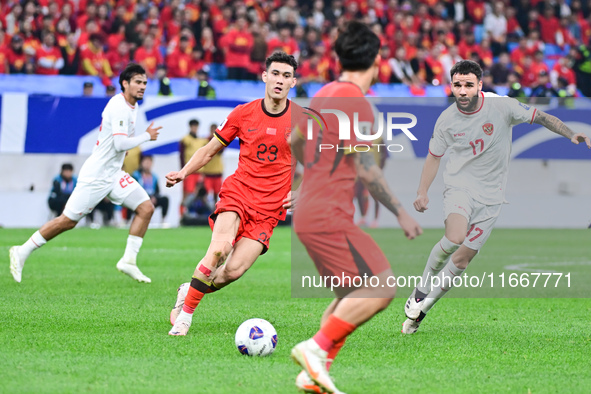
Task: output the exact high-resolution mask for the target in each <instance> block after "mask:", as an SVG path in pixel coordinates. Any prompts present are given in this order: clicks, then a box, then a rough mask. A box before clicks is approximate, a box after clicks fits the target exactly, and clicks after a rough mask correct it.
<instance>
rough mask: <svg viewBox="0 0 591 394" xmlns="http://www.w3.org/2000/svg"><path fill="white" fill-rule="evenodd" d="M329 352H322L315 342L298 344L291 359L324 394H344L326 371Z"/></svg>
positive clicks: (308, 341)
mask: <svg viewBox="0 0 591 394" xmlns="http://www.w3.org/2000/svg"><path fill="white" fill-rule="evenodd" d="M327 356H328V352H326V351H324V350H322V349H321V348H320V346H318V344H317V343H316V342H315V341H314V340H313V339H308V340H307V341H304V342H300V343H298V344H297V345H296V346H295V347H294V348H293V349H291V359H292V360H293V361H295V362H296V363H297V364H299V365H300V366H301V367H302V368H303V369H304V371H306V373H307V374H308V376H309V377H310V379H312V381H314V383H316V384H317V385H318V386H319V387H320V388H321V389H322V390H324V392H326V393H335V394H344V393H342V392H341V391H339V389H337V388H336V386H335V385H334V382H333V381H332V379H331V378H330V376H329V375H328V371H327V369H326V358H327Z"/></svg>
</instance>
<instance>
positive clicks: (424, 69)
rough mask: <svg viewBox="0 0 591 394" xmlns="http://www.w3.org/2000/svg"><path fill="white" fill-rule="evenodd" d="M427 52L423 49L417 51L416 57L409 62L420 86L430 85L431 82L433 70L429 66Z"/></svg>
mask: <svg viewBox="0 0 591 394" xmlns="http://www.w3.org/2000/svg"><path fill="white" fill-rule="evenodd" d="M426 59H427V51H426V50H424V49H423V48H419V49H418V50H417V54H416V56H415V57H414V58H413V59H411V60H410V65H411V67H412V71H413V73H414V74H415V75H416V76H417V78H418V80H419V81H420V83H421V84H425V83H429V84H430V83H431V82H432V81H433V70H431V67H430V66H429V64H428V62H427V61H426Z"/></svg>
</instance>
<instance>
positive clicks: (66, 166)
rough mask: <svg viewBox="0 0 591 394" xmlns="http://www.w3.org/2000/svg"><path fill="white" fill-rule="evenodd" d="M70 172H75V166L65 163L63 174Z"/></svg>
mask: <svg viewBox="0 0 591 394" xmlns="http://www.w3.org/2000/svg"><path fill="white" fill-rule="evenodd" d="M68 170H70V171H74V166H73V165H72V164H70V163H64V164H62V172H64V171H68Z"/></svg>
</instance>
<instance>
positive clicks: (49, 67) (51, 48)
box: [36, 32, 64, 75]
mask: <svg viewBox="0 0 591 394" xmlns="http://www.w3.org/2000/svg"><path fill="white" fill-rule="evenodd" d="M36 59H37V74H43V75H57V74H58V73H59V70H60V69H61V68H62V67H63V66H64V59H63V58H62V53H61V51H60V50H59V49H58V48H56V47H55V36H54V35H53V33H50V32H46V33H45V34H44V36H43V45H41V47H40V48H39V49H38V50H37V55H36Z"/></svg>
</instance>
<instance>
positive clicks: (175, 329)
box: [168, 319, 191, 336]
mask: <svg viewBox="0 0 591 394" xmlns="http://www.w3.org/2000/svg"><path fill="white" fill-rule="evenodd" d="M189 328H191V320H183V319H176V321H175V322H174V326H172V328H171V329H170V331H169V332H168V335H175V336H185V335H187V333H188V332H189Z"/></svg>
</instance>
